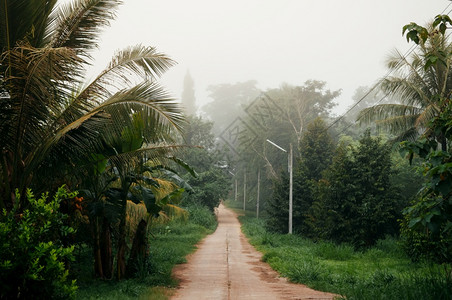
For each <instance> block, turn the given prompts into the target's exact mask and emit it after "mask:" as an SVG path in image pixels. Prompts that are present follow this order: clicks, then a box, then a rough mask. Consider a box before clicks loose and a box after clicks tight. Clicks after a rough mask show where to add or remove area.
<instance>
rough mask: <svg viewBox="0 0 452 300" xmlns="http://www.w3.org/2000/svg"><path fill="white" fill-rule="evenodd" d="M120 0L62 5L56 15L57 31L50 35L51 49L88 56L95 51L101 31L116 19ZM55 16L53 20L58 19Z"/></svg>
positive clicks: (78, 0)
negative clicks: (63, 48) (64, 49)
mask: <svg viewBox="0 0 452 300" xmlns="http://www.w3.org/2000/svg"><path fill="white" fill-rule="evenodd" d="M120 4H122V1H121V0H77V1H73V2H71V3H68V4H66V5H62V6H61V7H60V8H59V9H58V11H57V12H55V16H56V17H57V18H58V21H57V22H55V24H54V25H55V28H52V29H51V30H49V32H48V33H47V36H48V37H49V39H50V40H51V42H50V43H51V46H52V47H56V48H58V47H68V48H71V49H76V50H77V52H78V53H79V54H80V55H82V56H85V57H90V56H89V51H90V50H92V49H94V48H96V47H97V44H98V42H99V37H100V34H101V32H102V31H101V28H102V27H105V26H107V25H109V24H110V22H111V21H112V20H113V19H114V18H115V17H116V10H117V8H118V6H119V5H120ZM56 17H53V18H56Z"/></svg>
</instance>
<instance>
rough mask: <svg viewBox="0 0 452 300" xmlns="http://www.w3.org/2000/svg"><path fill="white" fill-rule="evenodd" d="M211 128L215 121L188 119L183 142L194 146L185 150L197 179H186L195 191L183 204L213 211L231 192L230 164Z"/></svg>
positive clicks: (186, 176)
mask: <svg viewBox="0 0 452 300" xmlns="http://www.w3.org/2000/svg"><path fill="white" fill-rule="evenodd" d="M212 126H213V123H212V122H210V121H205V120H203V119H202V118H200V117H196V116H189V117H188V125H187V126H186V128H185V131H184V139H185V141H186V143H187V144H188V145H191V146H195V147H193V148H187V149H185V151H184V154H183V159H184V161H185V162H186V163H188V165H190V167H192V168H193V169H194V170H195V171H196V172H197V173H198V176H197V177H193V176H191V175H190V174H186V175H185V176H184V178H185V179H186V181H187V183H188V184H189V185H190V186H191V187H192V189H193V190H192V191H191V193H189V194H185V195H184V200H183V205H189V204H197V205H203V206H207V207H208V208H209V209H210V210H213V208H214V207H216V206H218V204H219V203H220V200H221V199H224V198H226V196H227V194H228V192H229V190H230V180H229V176H228V169H229V168H230V163H229V161H228V160H224V157H225V156H224V155H223V153H221V151H220V150H219V149H218V145H217V144H215V138H214V136H213V134H212V131H211V130H212Z"/></svg>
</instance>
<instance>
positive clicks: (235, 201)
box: [234, 179, 237, 202]
mask: <svg viewBox="0 0 452 300" xmlns="http://www.w3.org/2000/svg"><path fill="white" fill-rule="evenodd" d="M234 200H235V202H237V179H236V180H235V198H234Z"/></svg>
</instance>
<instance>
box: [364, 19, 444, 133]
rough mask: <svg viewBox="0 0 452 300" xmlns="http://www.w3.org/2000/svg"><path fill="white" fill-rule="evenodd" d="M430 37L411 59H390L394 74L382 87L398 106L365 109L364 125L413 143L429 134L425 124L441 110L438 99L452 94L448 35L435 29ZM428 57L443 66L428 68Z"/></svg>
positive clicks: (395, 55) (391, 70)
mask: <svg viewBox="0 0 452 300" xmlns="http://www.w3.org/2000/svg"><path fill="white" fill-rule="evenodd" d="M430 28H431V27H430ZM430 35H431V36H432V38H431V39H428V41H427V42H426V43H422V42H421V43H420V44H419V46H418V47H417V48H416V49H414V51H413V53H412V54H411V55H410V56H409V57H408V58H407V57H405V56H404V55H402V54H401V53H400V52H398V51H396V52H395V53H394V55H392V56H391V57H390V58H389V59H388V62H387V66H388V69H389V71H390V72H391V74H393V75H392V76H389V77H386V78H384V79H383V80H382V81H381V88H382V90H383V91H384V92H385V93H386V94H387V95H388V96H389V97H391V98H392V99H396V100H398V102H399V103H397V104H379V105H375V106H373V107H369V108H366V109H364V110H363V111H361V112H360V114H359V116H358V120H359V121H360V122H361V123H371V122H374V121H375V122H376V124H377V127H379V128H381V129H385V130H388V131H389V132H390V133H392V134H395V135H396V140H414V139H416V138H417V137H419V136H420V135H422V134H424V133H427V132H426V124H427V123H428V122H429V121H430V120H431V119H432V118H433V117H434V116H436V115H437V114H438V113H439V111H440V110H441V107H440V106H441V104H440V101H439V100H440V99H446V98H447V97H449V96H450V94H451V91H452V73H451V70H450V64H451V57H450V55H449V53H451V51H452V44H451V43H450V41H449V39H448V36H443V35H442V34H438V32H435V31H433V30H430ZM429 54H434V55H435V56H437V57H439V58H440V61H441V63H439V64H432V65H430V66H428V67H427V68H426V67H425V66H426V60H428V59H429V57H430V55H429Z"/></svg>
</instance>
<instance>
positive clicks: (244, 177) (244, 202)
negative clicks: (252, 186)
mask: <svg viewBox="0 0 452 300" xmlns="http://www.w3.org/2000/svg"><path fill="white" fill-rule="evenodd" d="M245 208H246V173H245V175H243V211H245Z"/></svg>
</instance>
